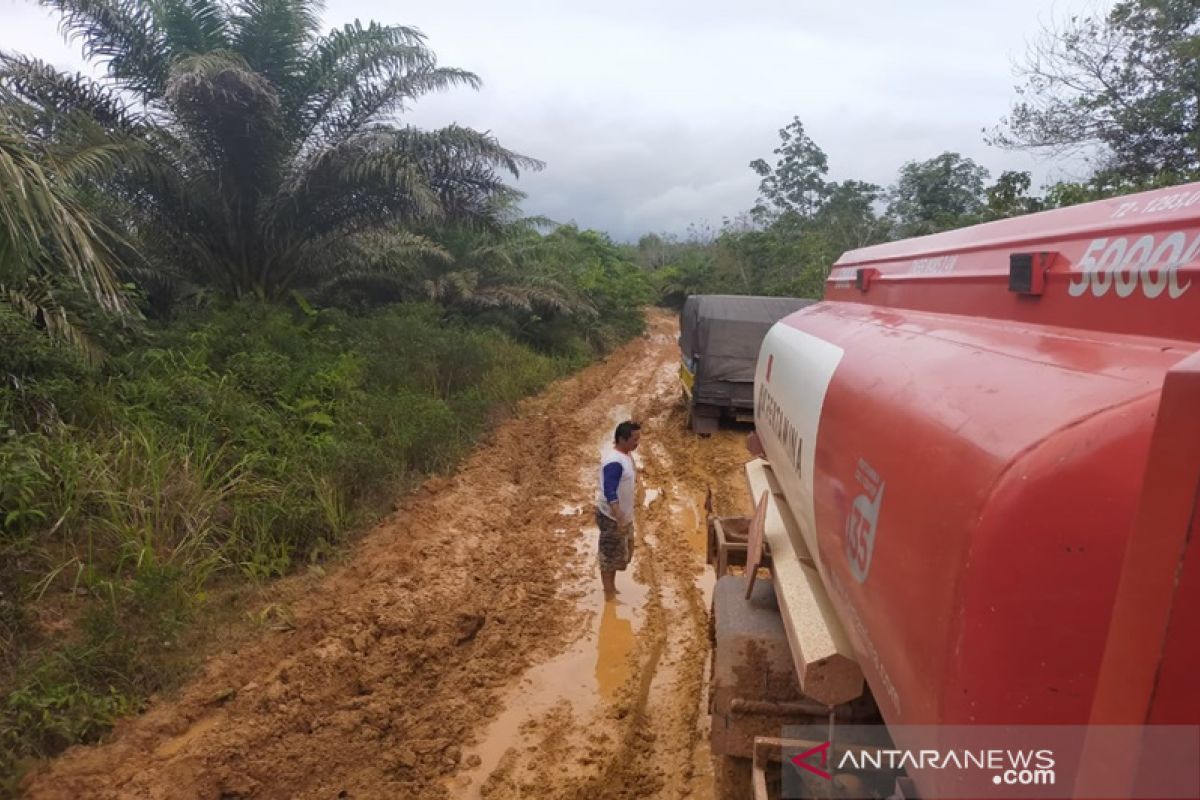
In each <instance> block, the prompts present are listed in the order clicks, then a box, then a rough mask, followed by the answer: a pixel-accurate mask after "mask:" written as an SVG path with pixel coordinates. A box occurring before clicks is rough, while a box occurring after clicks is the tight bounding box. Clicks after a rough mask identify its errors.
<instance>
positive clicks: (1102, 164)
mask: <svg viewBox="0 0 1200 800" xmlns="http://www.w3.org/2000/svg"><path fill="white" fill-rule="evenodd" d="M1019 74H1020V77H1021V78H1022V81H1023V83H1022V85H1020V86H1019V87H1018V88H1017V93H1018V99H1017V102H1016V103H1015V104H1014V106H1013V108H1012V110H1011V111H1010V112H1009V114H1008V116H1006V117H1005V118H1004V119H1002V120H1001V123H1000V125H999V127H998V128H996V129H995V130H993V131H992V132H991V134H990V137H989V138H990V141H991V142H993V143H995V144H998V145H1001V146H1004V147H1011V148H1020V149H1030V150H1035V151H1047V152H1049V153H1051V154H1053V155H1056V156H1061V155H1064V154H1071V153H1080V152H1082V153H1085V154H1088V155H1091V156H1093V158H1094V160H1095V162H1096V165H1097V167H1098V168H1099V170H1100V171H1101V172H1102V173H1105V174H1106V175H1108V176H1111V177H1106V178H1105V180H1109V181H1111V180H1112V179H1113V178H1116V179H1119V180H1125V181H1132V182H1133V183H1134V184H1135V185H1142V184H1143V182H1145V181H1148V180H1153V179H1154V178H1155V176H1159V175H1163V174H1167V175H1173V176H1176V177H1175V178H1174V179H1175V180H1176V181H1178V180H1188V179H1191V177H1193V176H1196V175H1198V174H1200V5H1198V4H1197V3H1195V2H1194V0H1122V2H1119V3H1117V4H1116V5H1115V6H1113V7H1112V9H1111V10H1110V11H1108V12H1107V13H1100V12H1097V13H1094V14H1091V15H1083V16H1073V17H1070V18H1069V19H1067V20H1065V21H1064V22H1062V23H1060V24H1056V25H1051V26H1048V27H1046V28H1045V29H1044V30H1043V32H1042V35H1041V37H1040V38H1039V39H1038V40H1037V41H1036V42H1035V43H1034V44H1033V45H1032V46H1031V47H1030V49H1029V52H1028V54H1027V56H1026V58H1025V61H1024V63H1023V64H1021V65H1020V68H1019Z"/></svg>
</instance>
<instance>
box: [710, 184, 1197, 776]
mask: <svg viewBox="0 0 1200 800" xmlns="http://www.w3.org/2000/svg"><path fill="white" fill-rule="evenodd" d="M755 395H756V402H755V429H756V439H757V442H756V447H757V448H759V452H760V454H761V455H762V456H763V457H762V458H758V459H755V460H752V461H751V462H750V463H749V464H748V465H747V477H748V480H749V483H750V487H751V490H752V492H753V493H754V498H755V500H758V498H759V497H761V496H763V495H764V493H765V495H766V497H767V502H768V513H767V515H766V518H765V525H764V529H763V533H764V536H765V540H766V543H767V547H768V549H769V552H770V564H771V581H770V582H769V583H768V584H765V588H764V584H763V583H762V582H761V581H760V582H759V584H758V586H757V587H756V588H755V591H754V592H753V593H752V594H751V596H750V597H749V599H747V598H746V596H745V592H744V591H743V587H744V586H745V582H746V579H745V578H744V577H743V576H719V577H718V582H717V584H716V588H715V590H714V633H715V645H714V646H715V651H714V659H713V686H712V692H711V697H712V708H711V711H712V714H713V724H712V732H713V733H712V736H713V749H714V751H715V752H716V753H718V754H720V755H727V756H737V757H743V758H751V757H755V756H758V757H760V760H761V759H765V758H767V757H768V756H769V755H770V753H769V752H768V751H772V749H773V752H775V753H777V754H778V753H779V752H780V747H779V738H778V737H780V735H781V732H782V731H784V729H785V726H787V725H789V724H798V723H805V722H807V723H811V722H814V721H815V722H821V723H823V724H825V723H827V722H828V720H829V719H834V720H837V721H839V724H842V725H845V724H846V723H849V722H869V721H872V720H877V721H882V722H884V723H886V726H887V727H886V729H887V730H888V731H890V732H895V731H909V730H913V728H908V727H907V726H983V725H1021V726H1083V725H1087V724H1088V723H1104V724H1107V725H1135V726H1141V725H1150V724H1158V725H1173V726H1180V727H1179V728H1178V731H1179V737H1177V738H1178V739H1179V741H1180V742H1181V744H1180V745H1179V746H1182V747H1183V748H1184V749H1183V752H1184V757H1183V759H1182V763H1183V767H1182V768H1183V769H1189V768H1190V769H1191V770H1192V771H1193V775H1194V772H1195V768H1196V758H1195V753H1194V752H1192V756H1191V757H1190V758H1189V757H1187V756H1186V754H1187V753H1188V752H1189V751H1190V750H1189V749H1190V748H1194V742H1195V738H1196V736H1197V731H1198V730H1200V727H1197V726H1200V681H1197V680H1196V674H1197V673H1196V669H1197V664H1200V545H1198V544H1197V543H1198V542H1200V511H1198V509H1200V184H1191V185H1188V186H1183V187H1178V188H1174V189H1166V190H1161V191H1155V192H1149V193H1145V194H1139V195H1132V196H1128V197H1122V198H1117V199H1112V200H1105V201H1101V202H1096V203H1090V204H1087V205H1081V206H1076V207H1071V208H1065V209H1060V210H1055V211H1050V212H1045V213H1041V214H1035V215H1030V216H1026V217H1020V218H1015V219H1009V220H1003V221H998V222H992V223H988V224H984V225H978V226H974V227H970V228H965V229H961V230H955V231H950V232H947V233H941V234H936V235H933V236H927V237H922V238H917V239H911V240H906V241H900V242H894V243H890V244H883V245H878V246H875V247H869V248H865V249H862V250H856V251H853V252H849V253H846V254H845V255H844V256H842V258H841V259H839V261H838V262H837V263H836V264H835V265H834V267H833V268H832V270H831V271H830V274H829V277H828V280H827V282H826V286H825V296H824V299H823V301H822V302H820V303H817V304H815V305H812V306H810V307H807V308H805V309H803V310H801V311H799V312H797V313H795V314H792V315H790V316H789V317H787V318H786V319H784V320H783V321H782V322H780V323H779V324H777V325H775V326H774V327H773V328H772V329H771V331H770V332H769V333H768V335H767V336H766V337H765V339H764V341H763V345H762V348H761V352H760V354H759V358H758V361H757V366H756V372H755ZM831 715H832V716H831ZM922 729H923V728H922ZM945 730H950V729H949V728H946V729H945ZM1045 730H1049V729H1045ZM1091 730H1093V731H1100V730H1101V729H1098V728H1093V729H1091ZM1146 730H1149V729H1146ZM1093 735H1096V736H1098V735H1100V734H1099V733H1096V734H1089V736H1093ZM1147 735H1149V734H1147ZM905 736H907V734H904V735H900V736H897V737H896V741H895V746H897V747H904V746H906V745H908V744H911V742H908V741H907V740H905V738H904V737H905ZM771 737H775V738H771ZM756 742H757V747H756ZM921 745H922V746H923V747H924V746H929V745H930V743H929V742H928V741H923V742H921ZM945 745H946V742H934V743H933V746H945ZM819 746H820V745H819V744H818V747H819ZM835 747H836V743H835ZM1161 750H1162V748H1161V747H1159V746H1157V745H1156V746H1154V747H1152V746H1150V745H1145V744H1144V743H1143V741H1142V740H1140V739H1139V740H1137V741H1134V742H1133V743H1132V744H1131V746H1129V747H1122V748H1113V747H1111V746H1104V743H1102V742H1101V743H1097V742H1094V741H1090V740H1089V744H1088V748H1086V752H1085V753H1084V756H1083V757H1082V760H1075V761H1062V760H1061V759H1060V764H1059V769H1060V773H1059V774H1058V776H1057V779H1058V784H1057V786H1056V788H1055V789H1054V790H1053V793H1052V794H1047V795H1045V796H1054V797H1087V796H1091V797H1100V796H1104V797H1113V796H1126V797H1131V796H1168V795H1167V794H1158V795H1156V794H1146V793H1145V792H1146V791H1147V790H1145V789H1142V790H1140V793H1139V789H1138V787H1139V786H1141V787H1144V786H1146V785H1148V784H1147V782H1148V781H1153V780H1160V779H1164V778H1172V779H1173V778H1176V777H1179V776H1178V775H1175V774H1174V772H1173V771H1176V770H1178V769H1180V767H1179V766H1178V763H1177V762H1176V761H1169V762H1163V761H1161V760H1159V761H1157V762H1155V761H1152V759H1153V758H1156V757H1161ZM826 752H827V751H822V754H826ZM776 757H777V758H780V757H781V756H778V755H777V756H776ZM1101 768H1102V769H1103V770H1105V771H1104V772H1103V774H1104V775H1105V777H1104V779H1103V781H1101V782H1100V783H1101V784H1102V787H1101V788H1102V790H1103V793H1101V794H1096V793H1095V792H1096V791H1097V786H1096V778H1095V776H1096V775H1097V774H1100V773H1097V772H1095V770H1096V769H1101ZM1089 770H1092V771H1090V772H1089ZM810 772H811V770H810ZM830 772H831V773H832V772H833V769H832V768H831V770H830ZM907 773H908V774H907V776H906V777H905V778H904V780H906V781H909V782H910V783H909V784H908V786H907V788H903V789H901V790H900V791H901V792H902V793H903V794H904V796H910V797H911V796H912V792H913V791H915V792H917V793H918V794H921V795H923V796H947V795H946V794H945V793H944V792H945V788H946V783H945V782H946V781H949V780H953V779H956V778H957V777H958V776H956V775H951V773H949V772H947V771H945V770H936V769H934V770H930V769H912V768H909V769H907ZM1167 773H1171V774H1169V775H1168V774H1167ZM833 777H836V775H834V776H833ZM1183 777H1184V779H1186V775H1185V776H1183ZM999 778H1000V776H999V775H997V781H999ZM756 786H757V791H758V793H760V794H761V793H762V791H763V787H764V786H765V783H764V782H763V779H762V775H761V774H758V781H757V783H756ZM1114 787H1116V788H1115V789H1114ZM1113 791H1116V794H1112V792H1113ZM1064 792H1065V793H1064ZM1089 792H1090V793H1089ZM851 796H853V795H851ZM975 796H997V795H994V794H989V795H975ZM1021 796H1023V797H1030V796H1036V795H1030V794H1024V795H1021ZM1169 796H1183V795H1179V794H1171V795H1169Z"/></svg>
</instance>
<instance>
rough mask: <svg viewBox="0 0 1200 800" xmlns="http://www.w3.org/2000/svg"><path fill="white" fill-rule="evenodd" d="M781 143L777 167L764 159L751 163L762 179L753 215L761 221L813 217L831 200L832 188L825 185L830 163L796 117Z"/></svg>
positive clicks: (780, 137) (780, 138) (780, 132)
mask: <svg viewBox="0 0 1200 800" xmlns="http://www.w3.org/2000/svg"><path fill="white" fill-rule="evenodd" d="M779 140H780V143H779V147H777V148H775V151H774V154H775V156H776V157H777V158H776V161H775V165H774V166H772V165H770V164H768V163H767V162H766V161H765V160H764V159H761V158H759V159H756V160H754V161H751V162H750V169H752V170H754V171H755V172H756V173H757V174H758V175H759V176H760V177H761V178H762V181H761V182H760V183H759V186H758V194H759V198H758V205H757V206H755V208H754V213H755V215H756V216H758V217H760V218H770V217H772V216H778V215H780V214H796V215H798V216H800V217H811V216H812V215H814V214H815V213H816V212H817V211H818V210H819V209H820V207H821V204H822V203H824V202H825V199H826V198H827V197H828V196H829V191H830V187H829V184H827V183H826V182H825V176H826V174H827V173H828V172H829V159H828V158H826V156H825V152H824V151H823V150H821V148H820V147H818V146H817V143H816V142H814V141H813V140H812V139H811V138H809V136H808V134H807V133H805V132H804V123H802V122H801V121H800V118H799V117H793V118H792V121H791V122H790V123H788V124H787V126H786V127H784V128H781V129H780V130H779Z"/></svg>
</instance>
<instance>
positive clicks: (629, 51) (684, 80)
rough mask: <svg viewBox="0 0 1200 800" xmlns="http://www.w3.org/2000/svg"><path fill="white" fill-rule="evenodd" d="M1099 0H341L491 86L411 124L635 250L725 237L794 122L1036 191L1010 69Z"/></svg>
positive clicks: (45, 44) (868, 162) (13, 33)
mask: <svg viewBox="0 0 1200 800" xmlns="http://www.w3.org/2000/svg"><path fill="white" fill-rule="evenodd" d="M1098 4H1100V7H1104V6H1105V5H1106V4H1104V3H1103V0H907V1H906V2H900V1H898V0H890V1H889V0H857V1H856V2H836V1H835V0H790V2H789V1H787V0H724V2H713V0H690V2H682V1H677V0H640V2H631V1H630V0H608V2H607V3H605V4H600V3H590V4H585V3H567V2H561V1H560V2H552V1H551V0H508V1H507V2H496V1H495V0H490V1H489V2H483V1H481V0H476V1H475V2H463V1H462V0H437V2H433V1H432V0H410V2H406V3H387V2H382V0H330V1H329V2H328V11H327V13H326V20H327V22H328V23H329V24H330V25H335V24H337V25H340V24H342V23H344V22H349V21H351V20H352V19H354V18H355V17H358V18H360V19H363V20H367V19H375V20H377V21H379V22H384V23H403V24H406V25H413V26H415V27H417V28H419V29H420V30H422V31H423V32H424V33H425V34H426V35H427V36H428V39H429V44H430V46H431V47H432V48H433V50H434V51H435V52H436V53H437V54H438V58H439V60H440V61H441V63H442V64H444V65H448V66H455V67H461V68H465V69H469V70H472V71H474V72H475V73H477V74H478V75H479V76H480V77H481V78H482V79H483V81H484V88H483V89H482V91H480V92H477V93H476V92H472V91H470V90H467V89H457V90H453V91H451V92H448V93H446V94H442V95H435V96H430V97H427V98H425V99H423V100H421V101H420V102H419V103H418V104H417V106H416V107H415V108H414V109H413V110H412V111H411V112H410V113H409V114H408V115H406V120H408V121H410V122H412V123H414V124H417V125H420V126H423V127H432V126H438V125H443V124H446V123H450V122H458V123H461V124H464V125H469V126H471V127H474V128H479V129H485V130H491V131H492V132H494V133H495V134H496V135H497V136H498V137H499V138H500V140H501V141H502V142H503V143H504V144H505V145H506V146H508V147H510V148H512V149H515V150H518V151H520V152H522V153H525V154H527V155H531V156H534V157H536V158H539V159H541V160H543V161H545V162H546V169H545V170H544V171H542V172H540V173H535V174H529V175H523V176H522V177H521V179H520V181H519V183H518V186H519V187H520V188H521V189H522V190H523V191H525V192H526V193H527V194H528V199H527V200H526V201H525V204H524V208H525V210H526V212H527V213H529V214H541V215H545V216H548V217H550V218H552V219H555V220H557V221H560V222H570V221H574V222H576V223H578V224H579V225H580V226H582V227H591V228H599V229H601V230H605V231H607V232H609V233H610V234H612V235H613V236H614V237H615V238H617V239H621V240H629V239H635V238H636V237H637V236H638V235H639V234H641V233H644V232H646V231H665V232H673V233H683V232H685V230H686V229H687V227H688V225H689V223H708V224H710V225H713V226H719V225H720V223H721V220H722V218H724V217H731V216H734V215H736V214H738V213H739V212H741V211H744V210H745V209H747V208H749V207H750V206H751V205H753V203H754V200H755V196H756V194H757V187H758V177H757V176H756V175H754V174H753V173H752V172H751V171H750V169H749V168H748V166H747V165H748V164H749V162H750V161H751V160H753V159H755V158H759V157H766V158H768V160H771V158H770V156H771V151H772V150H773V149H774V148H775V146H776V144H777V143H778V133H777V132H778V129H779V128H780V127H782V126H783V125H785V124H786V123H787V122H788V121H790V120H791V118H792V116H793V115H795V116H799V117H800V119H801V120H802V121H803V122H804V124H805V126H806V128H807V130H808V133H809V135H810V136H812V138H813V139H814V140H815V141H816V142H817V144H818V145H820V146H821V147H822V148H823V149H824V150H825V152H826V153H827V154H828V155H829V164H830V177H831V178H832V179H835V180H844V179H847V178H856V179H860V180H867V181H872V182H874V183H879V184H882V185H888V184H890V183H891V182H892V181H893V180H894V178H895V176H896V172H897V169H898V167H899V166H900V165H901V164H902V163H903V162H905V161H907V160H911V159H925V158H930V157H932V156H935V155H937V154H938V153H941V152H942V151H944V150H955V151H958V152H961V153H963V154H965V155H967V156H970V157H972V158H974V159H976V160H977V161H979V162H980V163H981V164H983V165H984V166H986V167H987V168H988V169H990V170H991V171H992V173H993V175H995V174H998V173H999V172H1000V171H1002V170H1004V169H1028V170H1031V171H1032V172H1033V173H1034V178H1035V186H1037V185H1040V184H1042V183H1044V182H1046V181H1047V180H1049V179H1052V178H1056V177H1060V176H1063V175H1064V173H1065V174H1066V175H1067V176H1068V177H1069V176H1071V174H1073V173H1078V171H1079V167H1077V166H1074V165H1059V164H1055V163H1053V162H1050V161H1046V160H1040V161H1039V160H1035V159H1034V158H1033V157H1032V156H1030V155H1028V154H1024V153H1012V152H1006V151H1002V150H998V149H996V148H991V147H988V146H987V145H985V144H984V143H983V138H982V135H981V129H983V128H984V127H991V126H992V125H994V124H995V123H996V122H997V121H998V120H999V118H1000V116H1001V115H1002V114H1004V113H1005V111H1006V110H1007V108H1008V107H1009V104H1010V102H1011V100H1012V97H1013V84H1014V78H1013V74H1012V66H1013V62H1014V59H1016V58H1018V57H1019V56H1021V54H1023V53H1024V51H1025V46H1026V43H1027V42H1029V41H1031V40H1032V39H1034V38H1035V37H1036V35H1037V32H1038V30H1039V28H1040V26H1041V24H1042V23H1044V22H1049V21H1051V20H1052V19H1058V18H1061V17H1063V16H1064V15H1066V14H1068V13H1071V12H1074V11H1079V10H1083V9H1088V8H1096V7H1097V5H1098ZM0 48H2V49H4V50H17V51H21V52H25V53H29V54H32V55H36V56H39V57H41V58H45V59H47V60H49V61H51V62H53V63H54V64H56V65H58V66H60V67H64V68H69V69H72V70H74V69H80V68H81V67H82V61H81V59H80V56H79V52H78V47H76V46H74V45H69V44H67V43H65V42H64V41H63V39H62V37H61V36H60V35H59V33H58V29H57V25H56V22H55V19H54V18H53V17H51V16H49V15H48V13H47V12H46V11H45V10H43V9H42V8H40V7H39V6H37V5H35V4H34V3H33V2H31V0H0Z"/></svg>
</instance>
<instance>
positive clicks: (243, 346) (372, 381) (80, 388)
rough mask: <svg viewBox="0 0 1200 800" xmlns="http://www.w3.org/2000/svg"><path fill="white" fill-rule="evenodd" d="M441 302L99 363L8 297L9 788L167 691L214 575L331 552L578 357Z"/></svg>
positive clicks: (251, 309) (252, 327)
mask: <svg viewBox="0 0 1200 800" xmlns="http://www.w3.org/2000/svg"><path fill="white" fill-rule="evenodd" d="M442 311H443V310H442V309H440V308H438V307H435V306H430V305H421V304H414V305H401V306H392V307H386V308H382V309H379V310H377V311H374V312H372V313H369V314H365V315H359V316H356V315H352V314H349V313H346V312H343V311H337V310H331V311H321V312H316V311H312V310H311V309H309V310H307V311H300V310H287V309H282V308H279V307H269V306H263V305H258V304H239V305H236V306H233V307H230V308H227V309H224V310H218V311H208V312H203V313H200V312H197V313H195V314H193V315H192V316H188V317H184V318H181V319H178V320H176V321H175V322H173V323H171V324H170V325H169V326H167V327H165V328H162V329H159V330H157V331H148V332H146V333H145V335H144V338H143V341H141V343H140V344H138V345H137V346H135V347H132V348H129V349H127V350H126V351H125V352H124V353H122V354H120V355H116V356H113V357H111V358H110V359H109V361H108V362H107V363H106V364H105V365H104V366H103V367H99V368H97V367H89V366H87V365H85V364H84V363H83V362H82V361H80V360H79V359H78V358H77V357H76V356H74V355H72V354H71V353H70V351H67V350H64V349H62V348H59V347H55V346H54V345H52V344H50V343H49V342H48V340H46V339H45V338H44V337H39V336H37V334H36V332H35V331H34V332H31V331H30V330H29V328H28V326H27V325H25V326H24V327H22V326H23V325H24V323H21V324H19V325H18V324H14V325H11V326H8V327H6V325H7V320H6V318H5V317H4V315H3V312H2V311H0V332H3V333H4V335H6V336H10V337H26V338H28V339H29V341H28V342H26V341H24V340H22V341H21V343H20V347H18V348H17V350H18V351H19V354H14V353H13V352H12V351H11V350H10V349H9V348H4V350H3V354H2V355H0V379H2V381H3V382H2V383H0V643H2V644H4V646H5V647H4V651H5V655H4V657H3V659H2V660H0V692H2V693H0V776H5V775H7V776H9V777H8V778H7V780H6V779H4V778H3V777H0V790H2V787H4V786H5V785H8V786H10V787H11V786H12V785H13V781H14V780H15V778H13V777H12V776H13V775H15V773H16V771H17V766H16V765H17V764H18V763H19V762H20V761H21V760H22V759H27V758H30V757H44V756H48V755H52V754H54V753H56V752H58V751H59V750H61V749H62V748H63V747H65V746H67V745H70V744H72V743H75V742H81V741H91V740H94V739H95V738H96V737H97V736H99V735H101V734H102V733H103V732H104V731H105V730H107V729H108V727H109V726H110V725H111V724H112V722H113V720H114V719H116V718H117V717H119V716H120V715H122V714H125V713H128V712H129V711H131V710H134V709H136V708H137V707H138V706H139V705H140V704H141V702H142V701H143V699H144V698H145V697H146V696H147V695H148V694H149V693H151V692H155V691H160V690H162V689H164V688H167V687H168V686H169V685H170V684H171V683H172V681H173V680H174V678H175V676H176V675H177V674H178V673H179V671H180V666H179V665H180V664H182V663H184V662H185V661H186V654H184V653H180V652H177V647H178V635H177V634H178V633H179V632H180V631H181V630H184V629H185V626H186V625H187V624H188V622H189V620H191V619H192V618H193V616H194V614H195V612H196V611H197V609H198V608H200V607H201V606H202V605H203V601H204V598H205V591H206V588H207V587H209V586H210V585H211V584H212V582H213V581H214V580H215V579H217V578H219V577H221V576H224V578H225V579H229V580H246V579H249V580H263V579H268V578H271V577H274V576H278V575H282V574H285V573H287V572H288V571H289V570H292V569H294V568H295V567H296V566H297V565H300V564H303V563H307V562H310V561H312V560H314V559H320V558H322V557H324V556H326V555H327V554H329V553H330V552H332V551H333V550H334V549H335V548H336V547H337V546H338V545H339V543H341V542H342V541H344V538H345V535H346V532H347V531H348V530H349V529H351V528H354V527H355V526H361V525H363V524H365V523H367V522H369V521H370V520H371V519H372V517H373V516H374V515H375V514H377V513H378V512H379V511H380V510H382V509H383V508H384V507H385V502H386V501H387V500H388V499H390V495H392V494H394V492H395V491H396V487H397V486H402V485H404V484H405V482H411V481H414V480H415V479H417V478H419V476H421V475H424V474H428V473H431V472H435V471H439V470H444V469H447V468H449V467H451V466H452V465H453V464H454V463H456V461H457V460H458V459H459V458H461V456H462V455H463V454H464V453H465V452H467V451H468V450H469V448H470V447H471V446H472V444H473V443H474V441H475V440H476V438H477V437H478V435H479V434H480V433H481V432H482V431H483V430H484V429H485V427H486V426H487V425H488V424H489V423H490V422H491V421H492V420H493V418H494V416H495V415H496V414H500V413H505V412H507V411H508V410H510V409H512V408H513V407H514V406H515V404H516V402H517V401H518V400H519V399H520V398H522V397H524V396H526V395H528V394H529V393H531V392H533V391H536V390H538V389H539V388H541V387H542V386H544V385H545V384H546V383H547V382H549V381H551V380H553V379H554V378H556V377H558V376H560V375H562V374H564V373H565V371H566V370H567V369H568V368H570V367H571V366H572V365H574V364H577V363H579V362H578V361H576V360H574V359H568V358H562V357H558V358H554V357H550V356H547V355H541V354H538V353H537V352H535V351H534V350H532V349H531V348H530V347H529V346H528V345H526V344H522V343H518V342H517V341H514V340H513V339H512V338H510V337H509V336H507V335H505V334H504V333H501V332H500V331H498V330H496V329H495V328H491V327H481V326H480V325H479V323H478V322H474V323H468V322H465V321H463V322H455V321H448V320H446V319H445V318H444V317H443V313H442ZM627 327H629V328H632V327H633V326H632V325H628V326H627ZM31 610H36V612H37V613H33V614H31V613H30V611H31Z"/></svg>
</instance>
